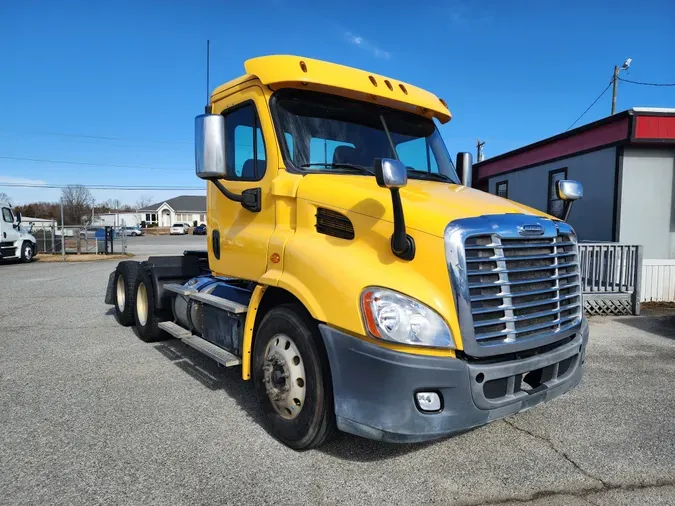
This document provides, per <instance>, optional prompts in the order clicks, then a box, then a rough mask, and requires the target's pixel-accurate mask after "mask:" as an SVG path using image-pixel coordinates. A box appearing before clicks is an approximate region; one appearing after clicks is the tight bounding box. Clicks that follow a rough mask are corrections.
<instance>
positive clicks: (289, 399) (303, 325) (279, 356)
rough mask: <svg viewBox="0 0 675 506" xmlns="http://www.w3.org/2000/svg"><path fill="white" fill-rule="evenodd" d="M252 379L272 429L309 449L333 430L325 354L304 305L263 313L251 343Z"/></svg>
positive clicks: (286, 441) (298, 446)
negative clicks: (263, 315) (253, 340)
mask: <svg viewBox="0 0 675 506" xmlns="http://www.w3.org/2000/svg"><path fill="white" fill-rule="evenodd" d="M253 381H254V384H255V389H256V394H257V396H258V401H259V402H260V405H261V407H262V409H263V412H264V413H265V417H266V419H267V423H268V426H269V428H270V430H271V432H272V434H273V435H274V436H275V437H276V438H277V439H279V440H280V441H281V442H282V443H284V444H285V445H287V446H289V447H290V448H293V449H294V450H309V449H311V448H316V447H318V446H320V445H322V444H323V443H324V442H326V441H327V440H328V439H329V438H330V437H331V436H332V435H333V434H334V433H335V431H336V428H335V413H334V408H333V391H332V383H331V378H330V371H329V367H328V359H327V357H326V352H325V350H324V348H323V343H322V341H321V336H320V335H319V330H318V328H317V325H316V323H315V322H314V321H313V320H312V319H311V317H310V316H309V315H308V314H307V312H306V311H305V310H304V308H303V307H302V306H299V305H297V304H285V305H282V306H279V307H277V308H274V309H272V310H271V311H270V312H269V313H267V314H266V315H265V317H264V318H263V320H262V322H261V323H260V328H259V329H258V332H257V333H256V337H255V342H254V346H253Z"/></svg>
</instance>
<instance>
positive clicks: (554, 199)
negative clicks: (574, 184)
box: [546, 167, 567, 216]
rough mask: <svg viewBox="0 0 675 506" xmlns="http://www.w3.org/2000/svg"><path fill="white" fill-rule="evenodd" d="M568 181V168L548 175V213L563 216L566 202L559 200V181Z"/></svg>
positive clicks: (553, 171)
mask: <svg viewBox="0 0 675 506" xmlns="http://www.w3.org/2000/svg"><path fill="white" fill-rule="evenodd" d="M563 179H567V167H565V168H564V169H557V170H552V171H551V172H549V173H548V206H547V209H546V212H547V213H548V214H551V215H553V216H561V215H562V211H563V207H564V202H563V201H562V200H560V199H559V198H558V192H557V190H556V187H557V183H558V181H562V180H563Z"/></svg>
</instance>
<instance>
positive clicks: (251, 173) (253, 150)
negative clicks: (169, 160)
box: [207, 86, 278, 281]
mask: <svg viewBox="0 0 675 506" xmlns="http://www.w3.org/2000/svg"><path fill="white" fill-rule="evenodd" d="M221 104H223V105H221ZM220 107H222V110H220V111H219V108H220ZM214 112H220V114H222V115H223V116H224V117H225V151H226V176H225V178H224V179H221V180H220V182H221V184H222V185H223V186H225V188H227V189H228V190H229V191H231V192H233V193H236V194H241V193H242V192H243V191H244V190H247V189H252V188H260V190H261V202H260V204H261V209H260V211H259V212H254V211H250V210H247V209H244V207H242V205H241V204H240V203H239V202H235V201H233V200H230V199H228V198H227V197H226V196H225V195H223V194H222V193H221V192H220V191H219V190H218V189H217V188H216V187H215V185H214V184H213V183H208V184H207V205H208V216H207V225H208V246H209V264H210V267H211V269H212V270H213V271H214V272H215V273H217V274H221V275H227V276H234V277H238V278H243V279H248V280H252V281H257V280H259V279H260V278H261V277H262V275H263V274H264V273H265V271H266V270H267V264H268V261H267V249H268V244H269V240H270V236H271V235H272V233H273V231H274V221H275V220H274V202H273V197H272V194H271V186H272V179H274V177H275V176H276V174H277V171H278V163H277V155H276V153H277V149H276V141H275V136H274V129H273V127H272V122H271V119H270V116H269V109H268V106H267V101H266V99H265V96H264V93H263V90H262V89H261V88H260V87H258V86H250V87H248V88H246V89H244V90H241V91H239V92H237V93H236V95H233V96H230V97H226V98H224V99H222V100H220V101H219V102H216V103H215V104H214Z"/></svg>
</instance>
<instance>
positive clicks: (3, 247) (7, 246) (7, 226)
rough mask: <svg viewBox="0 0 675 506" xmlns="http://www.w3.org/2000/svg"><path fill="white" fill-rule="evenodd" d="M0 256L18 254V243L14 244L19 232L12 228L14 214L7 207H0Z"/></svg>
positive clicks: (19, 235)
mask: <svg viewBox="0 0 675 506" xmlns="http://www.w3.org/2000/svg"><path fill="white" fill-rule="evenodd" d="M0 214H1V215H2V216H0V256H4V257H12V256H15V255H18V254H19V250H17V249H16V248H20V247H21V245H20V244H15V242H16V241H18V240H19V238H20V237H21V234H20V233H19V231H18V230H17V229H16V228H14V214H13V213H12V210H11V209H10V208H9V207H6V206H2V208H0Z"/></svg>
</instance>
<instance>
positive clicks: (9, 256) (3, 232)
mask: <svg viewBox="0 0 675 506" xmlns="http://www.w3.org/2000/svg"><path fill="white" fill-rule="evenodd" d="M0 213H1V216H0V259H2V260H21V261H22V262H30V261H32V260H33V258H35V255H36V254H37V241H36V240H35V237H33V236H32V235H31V234H30V233H28V232H27V231H26V230H24V229H23V228H21V213H15V212H14V210H13V209H12V206H11V205H10V204H9V203H8V202H0Z"/></svg>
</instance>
